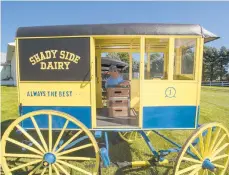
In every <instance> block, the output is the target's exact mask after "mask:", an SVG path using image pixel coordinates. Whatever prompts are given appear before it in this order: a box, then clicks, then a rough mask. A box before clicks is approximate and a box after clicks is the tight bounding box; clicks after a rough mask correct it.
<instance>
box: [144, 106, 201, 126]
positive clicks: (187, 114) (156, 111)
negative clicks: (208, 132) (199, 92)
mask: <svg viewBox="0 0 229 175" xmlns="http://www.w3.org/2000/svg"><path fill="white" fill-rule="evenodd" d="M196 108H197V107H196V106H149V107H146V106H145V107H143V129H147V128H165V129H166V128H195V120H196Z"/></svg>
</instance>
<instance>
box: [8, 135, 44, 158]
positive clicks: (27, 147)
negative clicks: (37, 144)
mask: <svg viewBox="0 0 229 175" xmlns="http://www.w3.org/2000/svg"><path fill="white" fill-rule="evenodd" d="M6 140H7V141H9V142H11V143H13V144H15V145H18V146H20V147H22V148H25V149H27V150H30V151H32V152H34V153H36V154H40V155H43V153H42V152H40V151H39V150H37V149H35V148H32V147H30V146H28V145H26V144H24V143H21V142H18V141H16V140H14V139H11V138H9V137H8V138H7V139H6Z"/></svg>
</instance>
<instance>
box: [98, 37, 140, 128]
mask: <svg viewBox="0 0 229 175" xmlns="http://www.w3.org/2000/svg"><path fill="white" fill-rule="evenodd" d="M111 43H113V46H111V45H112V44H111ZM106 44H107V46H108V45H109V49H106V47H105V45H106ZM117 44H119V46H118V45H117ZM125 44H126V45H127V46H126V48H125V49H123V50H122V49H120V48H123V45H125ZM131 44H132V46H133V45H134V44H135V47H136V48H135V49H134V50H133V48H132V50H130V47H131ZM136 44H137V42H136V40H134V39H122V40H121V39H119V41H117V40H116V41H114V40H109V39H104V40H103V41H101V40H98V41H97V42H96V46H97V47H96V48H97V50H96V53H97V54H96V63H97V65H96V68H97V70H96V73H97V86H96V88H97V89H96V102H97V103H96V114H97V116H96V126H97V127H110V128H112V127H125V128H127V127H139V104H140V103H139V101H140V98H139V95H140V94H139V86H140V84H139V83H140V81H139V68H140V66H139V64H140V53H139V51H138V47H139V43H138V46H136ZM101 45H103V49H101ZM118 47H119V49H117V48H118ZM98 48H100V49H98ZM112 48H114V49H113V50H112ZM112 51H113V52H112Z"/></svg>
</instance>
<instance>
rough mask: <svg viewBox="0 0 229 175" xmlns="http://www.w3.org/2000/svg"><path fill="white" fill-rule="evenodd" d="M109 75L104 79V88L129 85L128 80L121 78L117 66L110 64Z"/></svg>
mask: <svg viewBox="0 0 229 175" xmlns="http://www.w3.org/2000/svg"><path fill="white" fill-rule="evenodd" d="M109 75H110V77H109V78H108V79H107V80H106V83H105V88H109V87H110V88H111V87H120V86H129V82H128V81H125V80H123V77H122V76H121V75H120V73H119V71H118V68H117V67H116V66H114V65H111V66H110V68H109Z"/></svg>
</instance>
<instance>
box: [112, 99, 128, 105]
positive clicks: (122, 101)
mask: <svg viewBox="0 0 229 175" xmlns="http://www.w3.org/2000/svg"><path fill="white" fill-rule="evenodd" d="M108 106H109V107H128V106H129V100H128V99H122V98H113V99H110V100H108Z"/></svg>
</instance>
